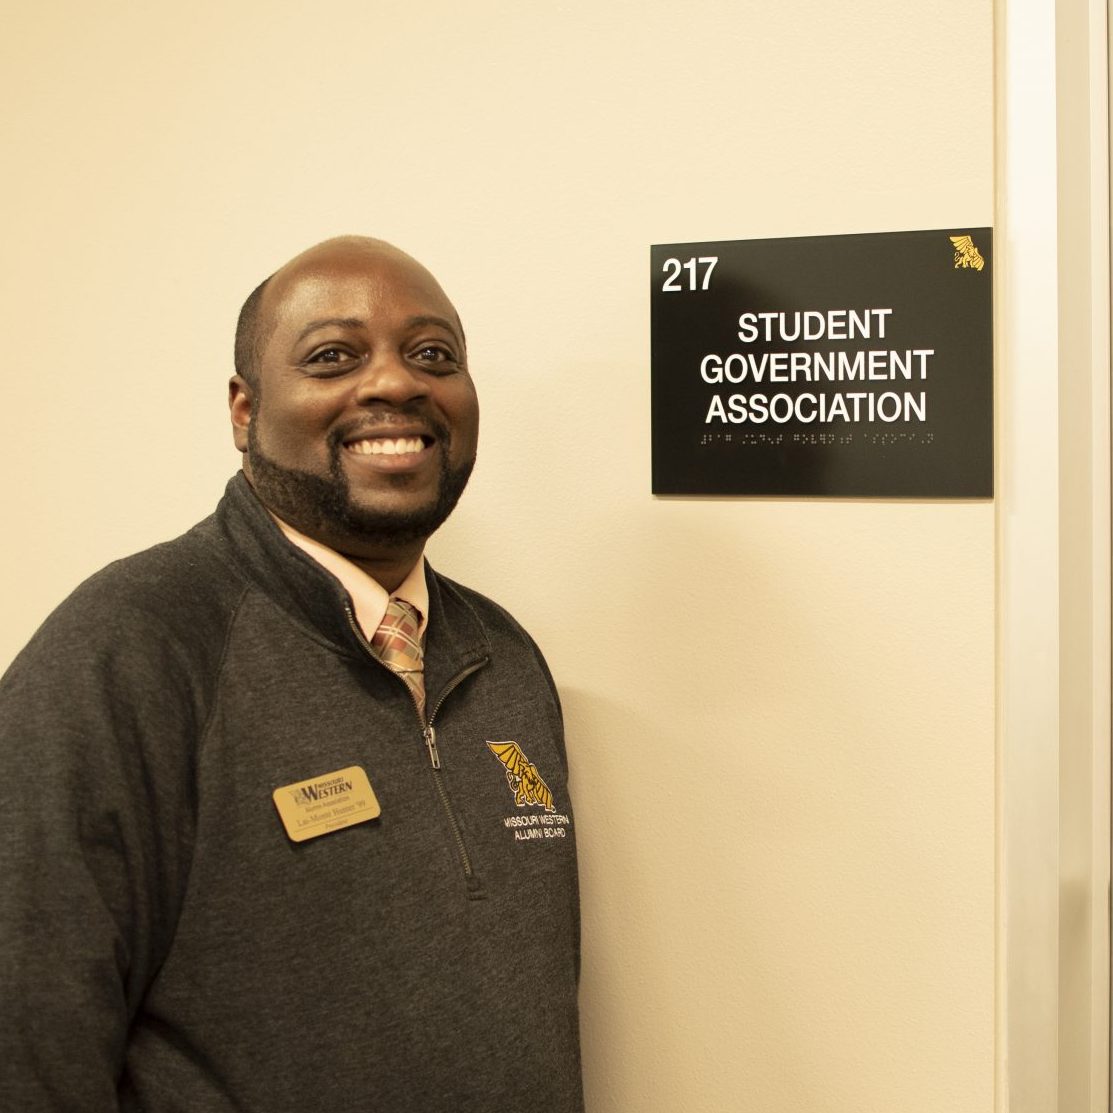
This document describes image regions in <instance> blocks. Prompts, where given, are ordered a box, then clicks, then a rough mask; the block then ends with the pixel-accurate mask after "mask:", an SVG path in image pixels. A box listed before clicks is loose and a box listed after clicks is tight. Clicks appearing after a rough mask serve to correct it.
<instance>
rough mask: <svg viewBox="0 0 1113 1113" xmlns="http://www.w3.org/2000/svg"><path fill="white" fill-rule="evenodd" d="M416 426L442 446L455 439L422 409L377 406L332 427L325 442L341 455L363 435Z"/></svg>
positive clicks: (403, 406)
mask: <svg viewBox="0 0 1113 1113" xmlns="http://www.w3.org/2000/svg"><path fill="white" fill-rule="evenodd" d="M415 424H416V425H418V426H420V428H421V431H422V432H424V433H428V434H430V435H431V436H433V437H435V438H436V439H437V441H438V442H440V443H442V444H447V443H448V442H449V441H450V440H451V439H452V434H451V432H450V430H449V428H448V426H447V425H445V423H444V422H443V421H439V420H438V419H437V418H435V417H432V416H430V414H429V413H427V412H426V411H425V408H424V407H423V406H421V405H412V406H411V405H402V406H377V407H375V408H374V409H366V410H363V411H362V412H361V413H360V415H359V417H355V418H352V419H351V420H350V421H342V422H341V423H340V424H339V425H335V426H333V428H332V429H330V430H329V432H328V435H327V437H326V438H325V440H326V442H327V444H328V446H329V448H330V449H331V450H332V451H337V452H338V451H339V450H340V447H341V446H342V445H343V443H344V442H345V441H347V440H351V439H353V438H357V437H359V436H361V435H362V434H364V433H375V434H378V435H382V433H383V432H384V430H386V429H389V427H390V426H391V425H399V426H407V427H408V428H413V426H414V425H415Z"/></svg>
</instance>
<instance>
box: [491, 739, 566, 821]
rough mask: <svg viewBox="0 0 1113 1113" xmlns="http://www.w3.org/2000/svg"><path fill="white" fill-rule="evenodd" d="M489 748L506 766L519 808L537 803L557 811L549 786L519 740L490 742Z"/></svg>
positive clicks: (507, 780) (548, 810)
mask: <svg viewBox="0 0 1113 1113" xmlns="http://www.w3.org/2000/svg"><path fill="white" fill-rule="evenodd" d="M487 748H488V749H489V750H490V751H491V753H493V754H494V755H495V757H497V758H498V759H499V761H501V762H502V763H503V765H504V766H506V783H507V784H508V785H510V791H511V792H513V793H514V803H515V804H517V805H518V807H519V808H524V807H525V806H526V805H527V804H535V805H537V806H539V807H542V808H544V809H545V811H547V812H552V811H556V808H554V807H553V794H552V793H551V792H550V791H549V786H548V785H547V784H546V783H545V781H544V780H543V779H542V777H541V774H540V773H538V772H537V766H536V765H534V764H533V762H532V761H530V760H529V758H528V757H526V755H525V754H524V753H523V752H522V747H521V746H519V745H518V743H517V742H488V743H487Z"/></svg>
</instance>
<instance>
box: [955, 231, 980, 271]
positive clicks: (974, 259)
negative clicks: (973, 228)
mask: <svg viewBox="0 0 1113 1113" xmlns="http://www.w3.org/2000/svg"><path fill="white" fill-rule="evenodd" d="M950 240H951V243H953V244H954V245H955V270H958V269H959V268H962V269H964V270H965V269H966V268H967V267H973V268H974V270H976V271H980V270H981V269H982V268H983V267H984V266H985V260H984V259H983V258H982V253H981V252H980V251H979V250H978V249H977V248H976V247H975V246H974V239H973V237H972V236H951V237H950Z"/></svg>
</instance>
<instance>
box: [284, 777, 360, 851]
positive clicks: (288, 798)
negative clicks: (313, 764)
mask: <svg viewBox="0 0 1113 1113" xmlns="http://www.w3.org/2000/svg"><path fill="white" fill-rule="evenodd" d="M273 795H274V806H275V807H276V808H277V809H278V814H279V816H280V817H281V819H282V824H283V826H284V827H285V828H286V834H287V835H289V836H290V838H291V839H293V840H294V842H304V841H305V840H306V839H315V838H316V837H317V836H318V835H327V834H328V833H329V831H339V830H340V829H341V828H342V827H351V826H352V825H353V824H355V823H366V822H367V820H369V819H378V817H379V815H380V813H381V812H382V808H380V807H379V801H378V800H376V799H375V793H374V791H373V790H372V788H371V782H370V781H369V780H368V779H367V774H366V773H365V772H364V771H363V770H362V769H361V768H360V767H359V766H358V765H350V766H349V767H348V768H347V769H338V770H337V771H336V772H335V773H325V774H323V775H322V776H320V777H310V779H309V780H308V781H298V783H297V784H292V785H285V786H284V787H282V788H276V789H275V790H274V793H273Z"/></svg>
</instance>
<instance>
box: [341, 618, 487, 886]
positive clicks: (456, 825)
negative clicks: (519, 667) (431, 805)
mask: <svg viewBox="0 0 1113 1113" xmlns="http://www.w3.org/2000/svg"><path fill="white" fill-rule="evenodd" d="M344 613H345V614H346V615H347V616H348V625H349V626H350V627H351V628H352V633H353V634H355V636H356V640H357V641H358V642H359V644H360V645H361V646H362V647H363V649H364V651H365V652H366V653H367V654H368V656H369V657H371V659H372V660H373V661H374V662H375V663H376V664H377V665H379V666H380V667H381V668H384V669H386V671H387V672H389V673H390V674H391V676H394V677H396V678H397V679H398V680H399V681H400V682H401V683H402V684H404V685H405V688H406V691H407V692H409V694H410V699H411V701H412V702H413V706H414V714H415V715H417V721H418V723H419V724H420V726H421V737H422V739H423V740H424V742H425V748H426V750H428V752H429V763H430V764H431V765H432V767H433V782H434V783H435V784H436V786H437V795H438V796H439V797H440V800H441V806H442V807H443V808H444V811H445V815H446V816H447V817H448V825H449V827H450V828H451V830H452V838H453V841H454V842H455V843H456V853H457V855H458V856H459V859H460V864H461V866H463V869H464V877H465V878H466V879H467V880H468V881H469V882H471V881H473V880H474V878H475V873H474V870H473V869H472V864H471V855H470V854H468V848H467V846H466V845H465V844H464V834H463V832H462V831H461V830H460V821H459V820H458V819H457V818H456V812H455V810H454V809H453V807H452V802H451V801H450V800H449V798H448V790H447V789H446V788H445V786H444V780H443V773H442V771H441V755H440V752H439V751H438V750H437V731H436V728H435V727H434V726H433V719H434V718H435V717H436V714H437V712H438V711H440V709H441V705H442V704H443V703H444V701H445V700H446V699H447V698H448V697H449V696H450V695H451V694H452V692H453V691H454V690H455V689H456V688H458V687H459V686H460V684H461V683H463V681H465V680H467V678H468V677H469V676H471V674H472V673H473V672H477V671H478V670H479V669H481V668H482V667H483V666H484V665H485V664H486V663H487V658H485V657H484V658H483V659H482V660H481V661H476V662H475V664H473V665H470V666H468V668H466V669H464V670H463V671H462V672H459V673H457V674H456V675H455V676H454V677H453V678H452V680H451V681H450V682H449V685H448V687H447V688H445V690H444V691H443V692H442V693H441V697H440V699H438V700H437V702H436V704H435V705H434V706H433V710H432V711H430V712H429V714H428V716H423V715H422V713H421V708H420V707H419V706H418V702H417V696H415V695H414V693H413V689H411V688H410V686H409V685H408V684H406V682H405V681H404V680H402V678H401V677H400V676H398V674H397V673H396V672H394V671H393V670H392V669H390V668H388V667H387V666H386V665H385V664H383V662H382V661H380V660H379V658H378V657H377V656H376V654H375V651H374V650H373V649H372V648H371V643H370V642H368V640H367V638H366V636H365V635H364V633H363V631H362V630H361V629H360V627H359V623H358V622H356V616H355V614H354V613H353V612H352V605H351V603H348V602H345V604H344Z"/></svg>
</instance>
